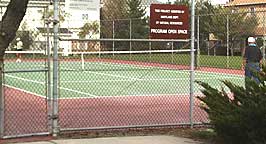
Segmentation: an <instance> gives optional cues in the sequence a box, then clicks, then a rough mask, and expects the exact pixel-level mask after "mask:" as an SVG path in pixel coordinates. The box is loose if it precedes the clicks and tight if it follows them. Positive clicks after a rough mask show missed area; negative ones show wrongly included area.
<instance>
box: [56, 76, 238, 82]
mask: <svg viewBox="0 0 266 144" xmlns="http://www.w3.org/2000/svg"><path fill="white" fill-rule="evenodd" d="M222 78H229V79H242V78H235V77H230V76H229V77H222ZM189 79H190V78H171V79H137V80H135V79H126V80H124V79H121V80H85V81H84V80H81V81H75V80H74V81H72V80H70V81H60V82H61V83H104V82H132V81H180V80H189ZM210 79H213V77H208V78H207V77H205V78H196V80H210Z"/></svg>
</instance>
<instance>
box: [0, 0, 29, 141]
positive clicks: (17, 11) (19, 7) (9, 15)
mask: <svg viewBox="0 0 266 144" xmlns="http://www.w3.org/2000/svg"><path fill="white" fill-rule="evenodd" d="M28 2H29V0H10V2H9V3H8V5H7V9H6V11H5V14H4V15H3V17H2V20H1V23H0V109H1V111H3V105H2V104H3V96H2V94H3V89H2V88H3V85H2V83H3V75H2V74H3V69H4V55H5V51H6V49H7V48H8V46H9V44H10V43H11V42H12V40H13V39H14V38H15V36H16V32H17V30H18V28H19V26H20V23H21V21H22V19H23V17H24V16H25V13H26V9H27V5H28ZM0 117H3V116H2V115H0ZM0 126H1V127H3V125H1V124H0ZM0 136H1V137H2V132H1V135H0Z"/></svg>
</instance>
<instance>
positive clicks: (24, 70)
mask: <svg viewBox="0 0 266 144" xmlns="http://www.w3.org/2000/svg"><path fill="white" fill-rule="evenodd" d="M6 56H7V58H6V61H5V73H4V85H5V106H6V107H5V109H6V111H5V113H6V114H5V126H6V128H5V135H6V136H12V135H24V134H31V133H43V132H47V131H48V125H47V123H48V122H49V121H48V119H47V113H48V115H49V113H50V111H49V107H50V105H49V95H48V89H47V88H48V86H49V85H48V83H49V81H48V78H49V76H48V74H50V76H51V77H50V79H51V80H50V82H51V88H52V87H53V83H52V74H53V71H52V70H53V65H52V63H51V67H50V73H49V72H48V61H47V55H45V54H44V53H40V52H36V53H34V54H33V53H32V52H24V55H23V59H22V62H20V63H19V62H16V57H15V56H14V52H11V53H10V54H7V55H6ZM189 59H190V57H189V55H187V54H184V53H182V54H180V53H178V52H177V53H175V51H171V52H170V53H169V52H165V53H162V51H160V52H159V53H150V52H148V53H147V52H145V53H132V52H123V53H122V54H120V52H119V53H113V52H108V53H107V54H104V53H94V52H92V53H73V54H70V55H68V56H62V55H61V54H60V58H59V67H58V71H59V83H58V89H59V94H58V96H59V101H58V102H59V103H58V107H59V119H60V124H59V125H60V130H77V129H94V128H110V127H136V126H153V125H154V126H158V125H182V124H189V123H190V122H191V121H190V120H191V119H190V66H189ZM239 72H241V70H232V69H221V68H220V69H219V68H210V67H201V68H200V69H197V70H195V79H196V80H199V81H204V82H207V83H208V84H210V85H211V86H213V87H216V88H219V89H221V88H222V87H223V86H222V82H221V80H229V81H232V82H234V83H235V84H238V85H243V84H244V77H243V75H242V74H241V73H239ZM194 86H195V88H194V93H195V96H202V94H201V93H200V89H201V88H200V87H199V86H198V85H197V84H195V85H194ZM225 90H226V91H228V89H225ZM51 97H52V96H51ZM50 100H53V99H50ZM192 104H193V105H194V110H193V111H194V114H193V119H194V120H193V122H194V123H202V122H208V117H207V115H206V113H205V112H204V111H203V110H202V109H200V108H199V105H198V104H199V101H198V100H197V99H195V101H194V102H193V103H192ZM21 119H24V120H23V121H21ZM14 123H16V125H13V124H14Z"/></svg>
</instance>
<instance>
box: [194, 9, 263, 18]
mask: <svg viewBox="0 0 266 144" xmlns="http://www.w3.org/2000/svg"><path fill="white" fill-rule="evenodd" d="M265 12H266V10H260V11H256V12H255V14H256V13H265ZM248 13H252V12H250V11H242V12H224V13H223V12H221V13H211V14H197V15H195V16H199V17H203V16H217V15H237V14H248Z"/></svg>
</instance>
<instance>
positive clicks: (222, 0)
mask: <svg viewBox="0 0 266 144" xmlns="http://www.w3.org/2000/svg"><path fill="white" fill-rule="evenodd" d="M158 1H161V2H167V1H168V0H158ZM170 1H175V0H170ZM210 1H211V3H212V4H225V3H226V2H228V1H229V0H210Z"/></svg>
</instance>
